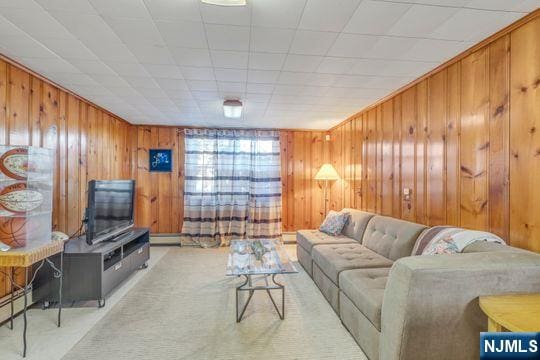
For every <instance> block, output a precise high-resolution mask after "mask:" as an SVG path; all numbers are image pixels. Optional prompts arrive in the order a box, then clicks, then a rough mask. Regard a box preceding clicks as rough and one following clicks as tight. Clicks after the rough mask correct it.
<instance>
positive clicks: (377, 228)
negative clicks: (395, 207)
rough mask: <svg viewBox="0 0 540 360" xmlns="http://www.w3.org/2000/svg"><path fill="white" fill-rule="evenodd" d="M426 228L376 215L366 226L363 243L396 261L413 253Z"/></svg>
mask: <svg viewBox="0 0 540 360" xmlns="http://www.w3.org/2000/svg"><path fill="white" fill-rule="evenodd" d="M424 229H426V226H424V225H420V224H415V223H412V222H408V221H404V220H398V219H394V218H391V217H387V216H374V217H373V218H372V219H371V220H370V221H369V223H368V225H367V227H366V231H365V233H364V238H363V239H362V245H364V246H365V247H367V248H369V249H371V250H373V251H375V252H376V253H377V254H379V255H382V256H384V257H386V258H388V259H390V260H394V261H395V260H397V259H399V258H402V257H405V256H410V255H411V252H412V249H413V247H414V244H415V243H416V239H417V238H418V236H419V235H420V233H421V232H422V231H423V230H424Z"/></svg>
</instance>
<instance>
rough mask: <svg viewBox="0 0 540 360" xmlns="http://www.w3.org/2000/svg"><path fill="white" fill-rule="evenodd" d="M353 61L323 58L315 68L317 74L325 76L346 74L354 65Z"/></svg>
mask: <svg viewBox="0 0 540 360" xmlns="http://www.w3.org/2000/svg"><path fill="white" fill-rule="evenodd" d="M354 61H355V59H351V58H339V57H325V58H324V59H323V61H322V62H321V64H320V65H319V67H318V68H317V72H318V73H326V74H347V73H348V72H349V70H350V69H351V67H352V66H353V65H354Z"/></svg>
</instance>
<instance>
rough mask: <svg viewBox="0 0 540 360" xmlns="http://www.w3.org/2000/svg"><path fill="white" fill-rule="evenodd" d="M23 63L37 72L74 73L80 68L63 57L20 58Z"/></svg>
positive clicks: (78, 71) (77, 72)
mask: <svg viewBox="0 0 540 360" xmlns="http://www.w3.org/2000/svg"><path fill="white" fill-rule="evenodd" d="M21 60H22V63H23V65H25V66H27V67H28V68H30V69H32V70H34V71H36V72H37V73H45V72H59V73H76V74H79V73H80V70H79V69H77V68H76V67H75V66H73V65H71V64H70V63H68V62H67V61H66V60H64V59H60V58H26V57H23V58H21Z"/></svg>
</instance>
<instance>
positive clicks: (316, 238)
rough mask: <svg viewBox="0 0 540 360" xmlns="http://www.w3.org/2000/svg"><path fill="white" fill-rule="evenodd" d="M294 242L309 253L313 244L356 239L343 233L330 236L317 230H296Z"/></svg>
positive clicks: (336, 242)
mask: <svg viewBox="0 0 540 360" xmlns="http://www.w3.org/2000/svg"><path fill="white" fill-rule="evenodd" d="M296 243H297V244H298V245H300V246H301V247H303V248H304V250H306V251H307V252H309V253H310V254H311V249H312V248H313V246H315V245H323V244H347V243H356V241H355V240H353V239H351V238H348V237H346V236H344V235H337V236H331V235H328V234H325V233H323V232H322V231H319V230H298V231H297V232H296Z"/></svg>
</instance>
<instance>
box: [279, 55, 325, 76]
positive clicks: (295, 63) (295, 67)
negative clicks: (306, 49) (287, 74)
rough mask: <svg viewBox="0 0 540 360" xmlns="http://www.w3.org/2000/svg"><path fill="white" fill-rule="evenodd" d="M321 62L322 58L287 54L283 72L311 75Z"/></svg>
mask: <svg viewBox="0 0 540 360" xmlns="http://www.w3.org/2000/svg"><path fill="white" fill-rule="evenodd" d="M321 61H322V56H308V55H294V54H289V55H288V56H287V59H286V60H285V64H284V65H283V70H284V71H298V72H307V73H312V72H315V71H316V70H317V68H318V67H319V64H320V63H321Z"/></svg>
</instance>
